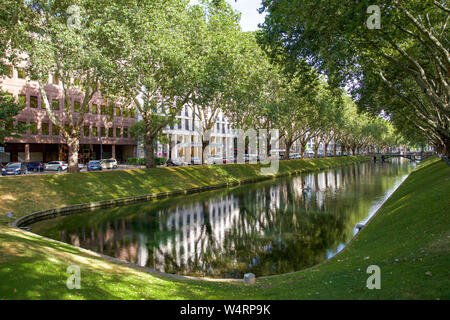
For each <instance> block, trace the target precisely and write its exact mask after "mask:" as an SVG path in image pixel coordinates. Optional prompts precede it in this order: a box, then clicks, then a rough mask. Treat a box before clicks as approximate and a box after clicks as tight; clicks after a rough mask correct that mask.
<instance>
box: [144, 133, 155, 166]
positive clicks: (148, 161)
mask: <svg viewBox="0 0 450 320" xmlns="http://www.w3.org/2000/svg"><path fill="white" fill-rule="evenodd" d="M153 140H154V138H153V137H148V138H146V139H145V146H144V148H145V167H146V168H147V169H150V168H155V167H156V164H155V158H154V156H153V154H154V147H153Z"/></svg>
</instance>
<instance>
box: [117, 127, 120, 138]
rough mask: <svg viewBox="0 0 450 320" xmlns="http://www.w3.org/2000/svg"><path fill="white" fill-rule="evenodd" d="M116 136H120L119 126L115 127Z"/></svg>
mask: <svg viewBox="0 0 450 320" xmlns="http://www.w3.org/2000/svg"><path fill="white" fill-rule="evenodd" d="M116 138H120V128H116Z"/></svg>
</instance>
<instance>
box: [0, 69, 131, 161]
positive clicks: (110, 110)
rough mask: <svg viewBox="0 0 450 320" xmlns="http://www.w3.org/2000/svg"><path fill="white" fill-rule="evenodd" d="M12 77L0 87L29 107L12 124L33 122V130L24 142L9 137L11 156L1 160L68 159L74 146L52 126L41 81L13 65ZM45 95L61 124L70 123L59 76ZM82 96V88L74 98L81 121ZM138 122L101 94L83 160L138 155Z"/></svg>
mask: <svg viewBox="0 0 450 320" xmlns="http://www.w3.org/2000/svg"><path fill="white" fill-rule="evenodd" d="M8 71H9V73H8V74H7V75H5V76H3V77H0V89H1V90H2V91H6V92H8V93H9V94H11V95H13V96H14V98H15V99H16V101H17V102H18V103H20V104H22V105H24V109H23V110H22V111H21V113H20V114H19V115H18V116H17V117H16V118H15V119H14V120H12V122H13V123H12V124H11V125H14V124H15V123H18V122H21V123H25V124H29V125H31V126H30V129H29V130H28V132H26V133H25V134H23V135H21V137H20V138H8V139H7V140H6V146H5V152H3V153H0V161H1V162H3V163H5V162H10V161H43V162H48V161H54V160H67V156H68V148H67V145H66V142H65V140H64V138H63V137H62V136H61V135H60V134H59V128H57V127H56V126H55V125H53V124H52V122H51V121H50V119H49V117H48V115H47V111H46V110H45V107H44V103H43V99H42V97H41V95H40V92H39V87H38V84H37V82H36V81H32V80H30V79H28V78H27V77H26V76H25V72H24V70H23V69H21V68H16V67H12V66H9V67H8ZM45 91H46V94H47V97H48V99H49V102H50V105H51V107H52V109H53V111H54V113H55V116H56V117H57V118H58V119H59V120H60V121H61V123H67V122H68V121H67V112H65V111H64V107H65V106H64V103H65V99H64V91H63V89H62V86H61V85H60V81H59V80H58V78H57V77H55V76H52V75H49V81H48V83H47V84H46V85H45ZM82 98H83V97H82V96H80V95H79V93H78V92H76V90H73V92H72V93H71V94H70V100H71V104H72V105H71V106H70V107H71V108H73V110H74V112H75V113H74V115H75V117H77V116H78V114H77V108H79V107H80V104H81V101H82ZM135 122H136V117H135V111H134V110H131V111H130V110H128V109H126V108H122V107H121V106H119V105H117V104H114V103H106V102H105V101H103V100H102V98H101V96H100V95H99V94H97V95H96V96H94V98H93V99H92V101H91V103H90V105H89V112H88V113H87V114H85V116H84V122H83V130H82V132H81V139H80V153H79V159H80V162H83V163H86V162H87V161H89V160H93V159H102V158H103V159H105V158H110V157H112V158H116V159H118V160H119V161H124V160H126V159H127V158H130V157H135V156H136V141H135V139H134V137H133V136H132V135H131V134H130V128H131V126H132V125H133V124H134V123H135Z"/></svg>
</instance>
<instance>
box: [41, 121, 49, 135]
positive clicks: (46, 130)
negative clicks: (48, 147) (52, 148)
mask: <svg viewBox="0 0 450 320" xmlns="http://www.w3.org/2000/svg"><path fill="white" fill-rule="evenodd" d="M41 125H42V127H41V131H42V134H43V135H44V136H47V135H48V133H49V130H48V128H49V124H48V123H45V122H44V123H42V124H41Z"/></svg>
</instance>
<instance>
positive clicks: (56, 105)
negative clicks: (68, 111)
mask: <svg viewBox="0 0 450 320" xmlns="http://www.w3.org/2000/svg"><path fill="white" fill-rule="evenodd" d="M52 110H59V99H53V100H52Z"/></svg>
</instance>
